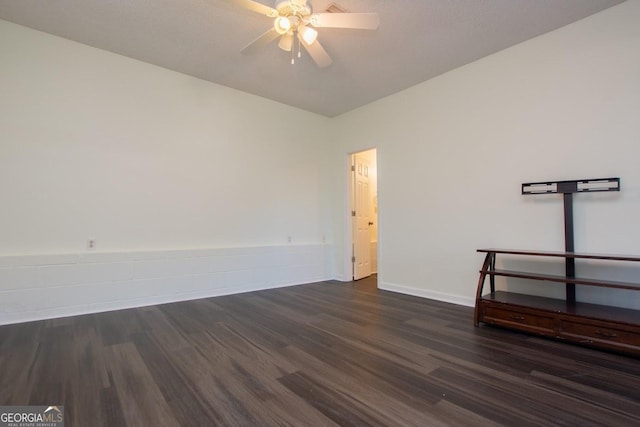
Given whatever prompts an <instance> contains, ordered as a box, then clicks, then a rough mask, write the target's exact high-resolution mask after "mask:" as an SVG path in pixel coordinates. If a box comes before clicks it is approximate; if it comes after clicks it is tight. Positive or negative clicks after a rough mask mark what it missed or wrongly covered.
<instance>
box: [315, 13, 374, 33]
mask: <svg viewBox="0 0 640 427" xmlns="http://www.w3.org/2000/svg"><path fill="white" fill-rule="evenodd" d="M309 22H311V25H313V26H314V27H325V28H352V29H357V30H375V29H377V28H378V26H379V25H380V17H379V16H378V14H377V13H375V12H374V13H314V14H313V15H311V19H310V20H309Z"/></svg>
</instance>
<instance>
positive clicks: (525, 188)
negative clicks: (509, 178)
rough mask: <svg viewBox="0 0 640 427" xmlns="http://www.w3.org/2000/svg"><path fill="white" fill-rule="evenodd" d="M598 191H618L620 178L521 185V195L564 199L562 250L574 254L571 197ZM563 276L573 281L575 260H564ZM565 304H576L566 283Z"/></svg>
mask: <svg viewBox="0 0 640 427" xmlns="http://www.w3.org/2000/svg"><path fill="white" fill-rule="evenodd" d="M600 191H620V178H597V179H579V180H573V181H546V182H529V183H525V184H522V195H525V196H526V195H537V194H555V193H561V194H562V195H563V198H564V249H565V252H574V238H573V195H574V194H575V193H594V192H600ZM565 259H566V262H565V275H566V277H567V279H575V277H576V264H575V258H572V257H567V258H565ZM566 295H567V297H566V298H567V303H568V304H575V302H576V285H575V284H574V283H569V282H567V283H566Z"/></svg>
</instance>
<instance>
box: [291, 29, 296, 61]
mask: <svg viewBox="0 0 640 427" xmlns="http://www.w3.org/2000/svg"><path fill="white" fill-rule="evenodd" d="M294 50H296V33H295V32H294V33H293V41H292V42H291V65H293V64H295V63H296V60H295V59H294V57H293V51H294Z"/></svg>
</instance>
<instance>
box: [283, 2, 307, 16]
mask: <svg viewBox="0 0 640 427" xmlns="http://www.w3.org/2000/svg"><path fill="white" fill-rule="evenodd" d="M275 9H276V10H277V11H278V14H280V16H292V15H294V16H300V17H306V16H309V15H311V5H309V4H307V0H276V3H275Z"/></svg>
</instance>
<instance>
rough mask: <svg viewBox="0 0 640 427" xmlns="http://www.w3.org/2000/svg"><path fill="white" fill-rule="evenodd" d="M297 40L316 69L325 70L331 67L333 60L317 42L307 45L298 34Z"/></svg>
mask: <svg viewBox="0 0 640 427" xmlns="http://www.w3.org/2000/svg"><path fill="white" fill-rule="evenodd" d="M298 40H300V43H302V45H303V46H304V47H305V49H307V52H309V56H310V57H311V58H312V59H313V61H314V62H315V63H316V65H317V66H318V67H320V68H325V67H328V66H329V65H331V63H332V62H333V60H332V59H331V57H330V56H329V54H328V53H327V51H326V50H324V48H323V47H322V45H321V44H320V42H319V41H318V40H316V41H314V42H313V43H311V44H308V43H307V42H306V41H304V38H303V37H302V36H301V35H300V33H298Z"/></svg>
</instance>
